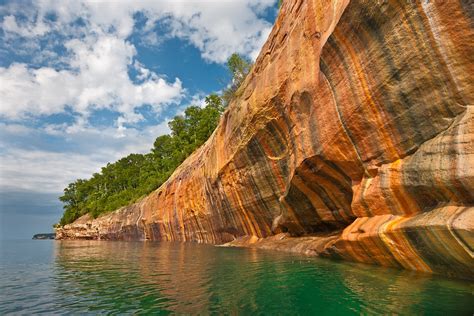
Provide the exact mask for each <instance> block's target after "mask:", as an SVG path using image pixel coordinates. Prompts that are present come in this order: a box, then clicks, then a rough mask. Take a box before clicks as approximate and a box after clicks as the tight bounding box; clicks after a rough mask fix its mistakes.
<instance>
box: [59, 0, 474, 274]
mask: <svg viewBox="0 0 474 316" xmlns="http://www.w3.org/2000/svg"><path fill="white" fill-rule="evenodd" d="M472 10H473V9H472V6H471V5H469V4H468V3H467V2H466V1H455V0H453V1H441V0H432V1H422V0H414V1H401V0H390V1H373V0H351V1H348V0H284V1H283V4H282V7H281V9H280V12H279V16H278V18H277V20H276V22H275V25H274V27H273V30H272V31H271V33H270V35H269V37H268V40H267V42H266V43H265V44H264V46H263V48H262V50H261V52H260V55H259V56H258V58H257V60H256V61H255V64H254V66H253V68H252V70H251V72H250V73H249V75H248V76H247V78H246V79H245V81H244V82H243V84H242V85H241V87H240V88H239V90H238V91H237V93H236V96H235V98H234V99H233V100H232V101H231V102H230V104H229V107H228V109H227V110H226V111H225V113H224V114H223V116H222V118H221V121H220V123H219V125H218V127H217V129H216V131H215V132H214V133H213V134H212V135H211V137H210V138H209V140H208V141H207V142H206V143H205V144H204V145H203V146H201V148H199V149H198V150H196V152H194V153H193V154H192V155H191V156H190V157H188V158H187V159H186V160H185V161H184V162H183V164H182V165H181V166H180V167H178V168H177V169H176V170H175V172H174V173H173V175H172V176H171V177H170V178H169V179H168V180H167V181H166V182H165V183H164V184H163V185H162V186H161V187H160V188H158V189H157V190H156V191H154V192H152V193H150V194H149V195H148V196H147V197H144V198H143V199H142V200H140V201H137V202H136V203H134V204H132V205H129V206H126V207H123V208H121V209H119V210H116V211H114V212H111V213H108V214H104V215H102V216H100V217H99V218H96V219H93V218H91V216H90V215H84V216H83V217H81V218H79V219H78V220H76V221H75V222H74V223H71V224H69V225H66V226H64V227H61V228H59V229H57V231H56V232H57V238H58V239H109V240H156V241H191V242H200V243H211V244H226V245H228V246H248V247H255V248H265V249H278V250H284V251H291V252H300V253H305V254H309V255H319V256H326V257H329V258H339V259H345V260H351V261H357V262H363V263H370V264H378V265H382V266H387V267H395V268H405V269H411V270H417V271H423V272H432V273H440V274H444V275H448V276H454V277H460V278H465V279H471V280H474V254H473V251H472V249H474V207H473V206H474V167H473V166H474V105H473V104H474V87H473V84H472V74H473V73H474V57H473V56H474V30H473V27H472V17H473V16H474V13H473V12H472Z"/></svg>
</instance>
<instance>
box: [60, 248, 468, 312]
mask: <svg viewBox="0 0 474 316" xmlns="http://www.w3.org/2000/svg"><path fill="white" fill-rule="evenodd" d="M55 263H56V265H55V281H56V283H57V284H56V290H57V296H58V301H59V304H60V305H61V306H68V308H70V309H71V308H72V309H73V310H74V311H77V312H94V311H99V310H115V311H121V312H127V313H134V312H143V313H146V312H151V311H155V312H156V311H157V310H162V311H170V312H178V313H187V314H189V313H205V314H206V313H212V312H216V313H227V314H228V313H233V314H235V313H256V312H265V313H281V312H282V311H292V312H294V313H308V312H309V313H311V312H313V313H318V312H326V313H347V312H350V311H353V312H354V311H359V312H403V313H419V312H421V311H423V310H425V311H426V310H431V309H434V308H436V310H444V309H446V308H449V306H453V304H454V306H455V307H456V308H457V309H456V310H457V311H459V306H466V308H469V307H470V305H469V304H470V301H469V299H470V297H464V296H465V293H469V291H468V290H467V291H466V287H469V286H470V285H469V283H463V282H458V281H450V280H444V279H437V278H433V277H432V276H419V275H416V274H413V273H411V272H407V271H398V270H390V269H383V268H374V267H367V266H363V265H358V264H347V263H338V262H333V261H326V260H323V259H317V258H309V257H304V256H294V255H289V254H285V253H280V252H273V251H262V250H256V249H233V248H218V247H213V246H208V245H196V244H189V243H154V242H147V243H142V242H137V243H134V242H97V241H65V242H58V243H57V245H56V249H55ZM456 287H457V288H458V289H459V293H457V292H456V290H457V288H456ZM450 293H457V294H460V295H459V296H452V295H451V294H450ZM462 293H464V296H463V295H462ZM433 295H435V296H433ZM433 297H437V298H439V299H436V300H434V299H433ZM463 298H465V300H463ZM450 300H452V301H453V302H451V304H450ZM436 304H438V305H440V306H437V305H436ZM456 304H457V306H456ZM459 304H461V305H459ZM463 304H464V305H463ZM295 308H296V309H295ZM447 311H449V310H447Z"/></svg>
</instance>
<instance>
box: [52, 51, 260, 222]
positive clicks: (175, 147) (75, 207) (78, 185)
mask: <svg viewBox="0 0 474 316" xmlns="http://www.w3.org/2000/svg"><path fill="white" fill-rule="evenodd" d="M227 66H228V69H229V71H230V73H231V76H232V81H231V83H230V84H229V86H228V87H227V88H226V89H224V91H223V93H222V95H221V96H219V95H217V94H211V95H209V96H207V97H206V99H205V104H206V105H205V106H204V107H199V106H190V107H188V108H187V109H186V110H185V111H184V115H177V116H175V117H174V118H173V119H172V120H171V121H170V122H169V123H168V125H169V127H170V129H171V134H168V135H162V136H159V137H158V138H156V140H155V142H154V144H153V148H152V149H151V152H149V153H147V154H130V155H128V156H127V157H124V158H121V159H119V160H118V161H116V162H114V163H108V164H107V166H105V167H102V169H101V171H100V172H99V173H94V174H93V175H92V177H91V178H90V179H87V180H86V179H77V180H76V181H74V182H72V183H70V184H69V185H68V186H67V187H66V188H65V189H64V194H63V195H62V196H61V197H59V200H60V201H61V202H62V203H63V208H64V213H63V216H62V218H61V220H60V222H59V225H61V226H63V225H66V224H68V223H71V222H73V221H74V220H76V219H77V218H79V217H80V216H82V215H84V214H87V213H89V214H91V215H92V216H93V217H97V216H99V215H100V214H103V213H106V212H111V211H113V210H116V209H118V208H120V207H122V206H125V205H128V204H130V203H133V202H135V201H136V200H138V199H139V198H141V197H143V196H145V195H147V194H148V193H150V192H152V191H154V190H155V189H157V188H158V187H159V186H160V185H161V184H163V183H164V182H165V181H166V180H167V179H168V178H169V176H170V175H171V174H172V173H173V171H174V170H175V169H176V168H177V167H178V166H179V165H180V164H181V163H182V162H183V161H184V160H185V159H186V158H187V157H188V156H189V155H190V154H191V153H193V152H194V151H195V150H196V149H197V148H199V147H200V146H201V145H202V144H204V142H205V141H206V140H207V139H208V138H209V136H211V134H212V132H213V131H214V130H215V128H216V127H217V124H218V123H219V119H220V116H221V115H222V113H223V112H224V110H225V108H226V107H227V105H228V104H229V103H230V101H231V100H232V99H233V98H234V97H235V96H236V95H237V91H238V88H239V87H240V85H241V84H242V82H243V80H244V79H245V77H246V76H247V74H248V72H249V71H250V68H251V63H250V62H249V61H248V60H247V59H245V58H243V57H241V56H240V55H238V54H233V55H232V56H231V57H230V58H229V60H228V62H227Z"/></svg>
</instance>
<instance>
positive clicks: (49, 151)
mask: <svg viewBox="0 0 474 316" xmlns="http://www.w3.org/2000/svg"><path fill="white" fill-rule="evenodd" d="M276 2H277V1H276V0H219V1H218V0H213V1H210V0H201V1H198V0H161V1H145V0H143V1H118V0H117V1H84V0H75V1H74V0H71V1H64V0H41V1H40V0H38V1H21V0H20V1H0V141H1V142H0V239H15V238H31V236H32V235H33V234H34V233H38V232H48V231H51V225H52V224H53V223H55V222H56V221H57V220H58V219H59V217H60V216H61V213H62V208H61V204H60V203H59V202H58V201H57V198H58V196H59V195H61V193H62V189H63V188H64V187H65V186H66V185H67V184H68V183H69V182H71V181H74V180H75V179H77V178H88V177H89V176H90V175H91V174H92V173H93V172H97V171H99V170H100V167H101V166H103V165H105V164H106V163H107V162H110V161H115V160H117V159H118V158H120V157H122V156H124V155H127V154H129V153H132V152H147V151H148V150H149V149H150V148H151V146H152V144H153V141H154V139H155V138H156V137H157V136H159V135H162V134H164V133H168V132H169V129H168V126H167V121H168V120H169V119H170V118H172V117H173V116H174V115H176V114H179V113H181V112H182V111H183V109H184V108H186V107H187V106H189V105H191V104H198V105H199V104H202V103H203V99H204V97H205V96H206V95H208V94H209V93H212V92H218V91H220V90H221V89H222V88H223V87H224V86H225V84H226V80H228V79H229V77H228V74H227V71H226V68H225V61H226V60H227V58H228V57H229V56H230V55H231V54H232V53H234V52H237V53H240V54H241V55H245V56H247V57H249V58H250V59H255V58H256V57H257V55H258V53H259V51H260V48H261V46H262V45H263V43H264V42H265V40H266V38H267V37H268V34H269V32H270V30H271V27H272V24H273V22H274V20H275V17H276V14H277V5H276Z"/></svg>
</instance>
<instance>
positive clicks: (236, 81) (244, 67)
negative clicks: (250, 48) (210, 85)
mask: <svg viewBox="0 0 474 316" xmlns="http://www.w3.org/2000/svg"><path fill="white" fill-rule="evenodd" d="M227 68H228V70H229V72H230V74H231V77H232V79H231V83H230V86H229V87H228V88H227V89H225V90H224V91H223V93H222V99H223V100H224V103H225V105H226V106H227V105H229V103H230V101H232V99H233V98H234V97H235V96H236V94H237V91H238V89H239V87H240V86H241V85H242V83H243V82H244V80H245V77H247V75H248V73H249V72H250V69H251V68H252V63H251V62H250V61H249V60H248V59H246V58H245V57H242V56H241V55H239V54H237V53H234V54H232V55H231V56H230V58H229V59H228V60H227Z"/></svg>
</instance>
